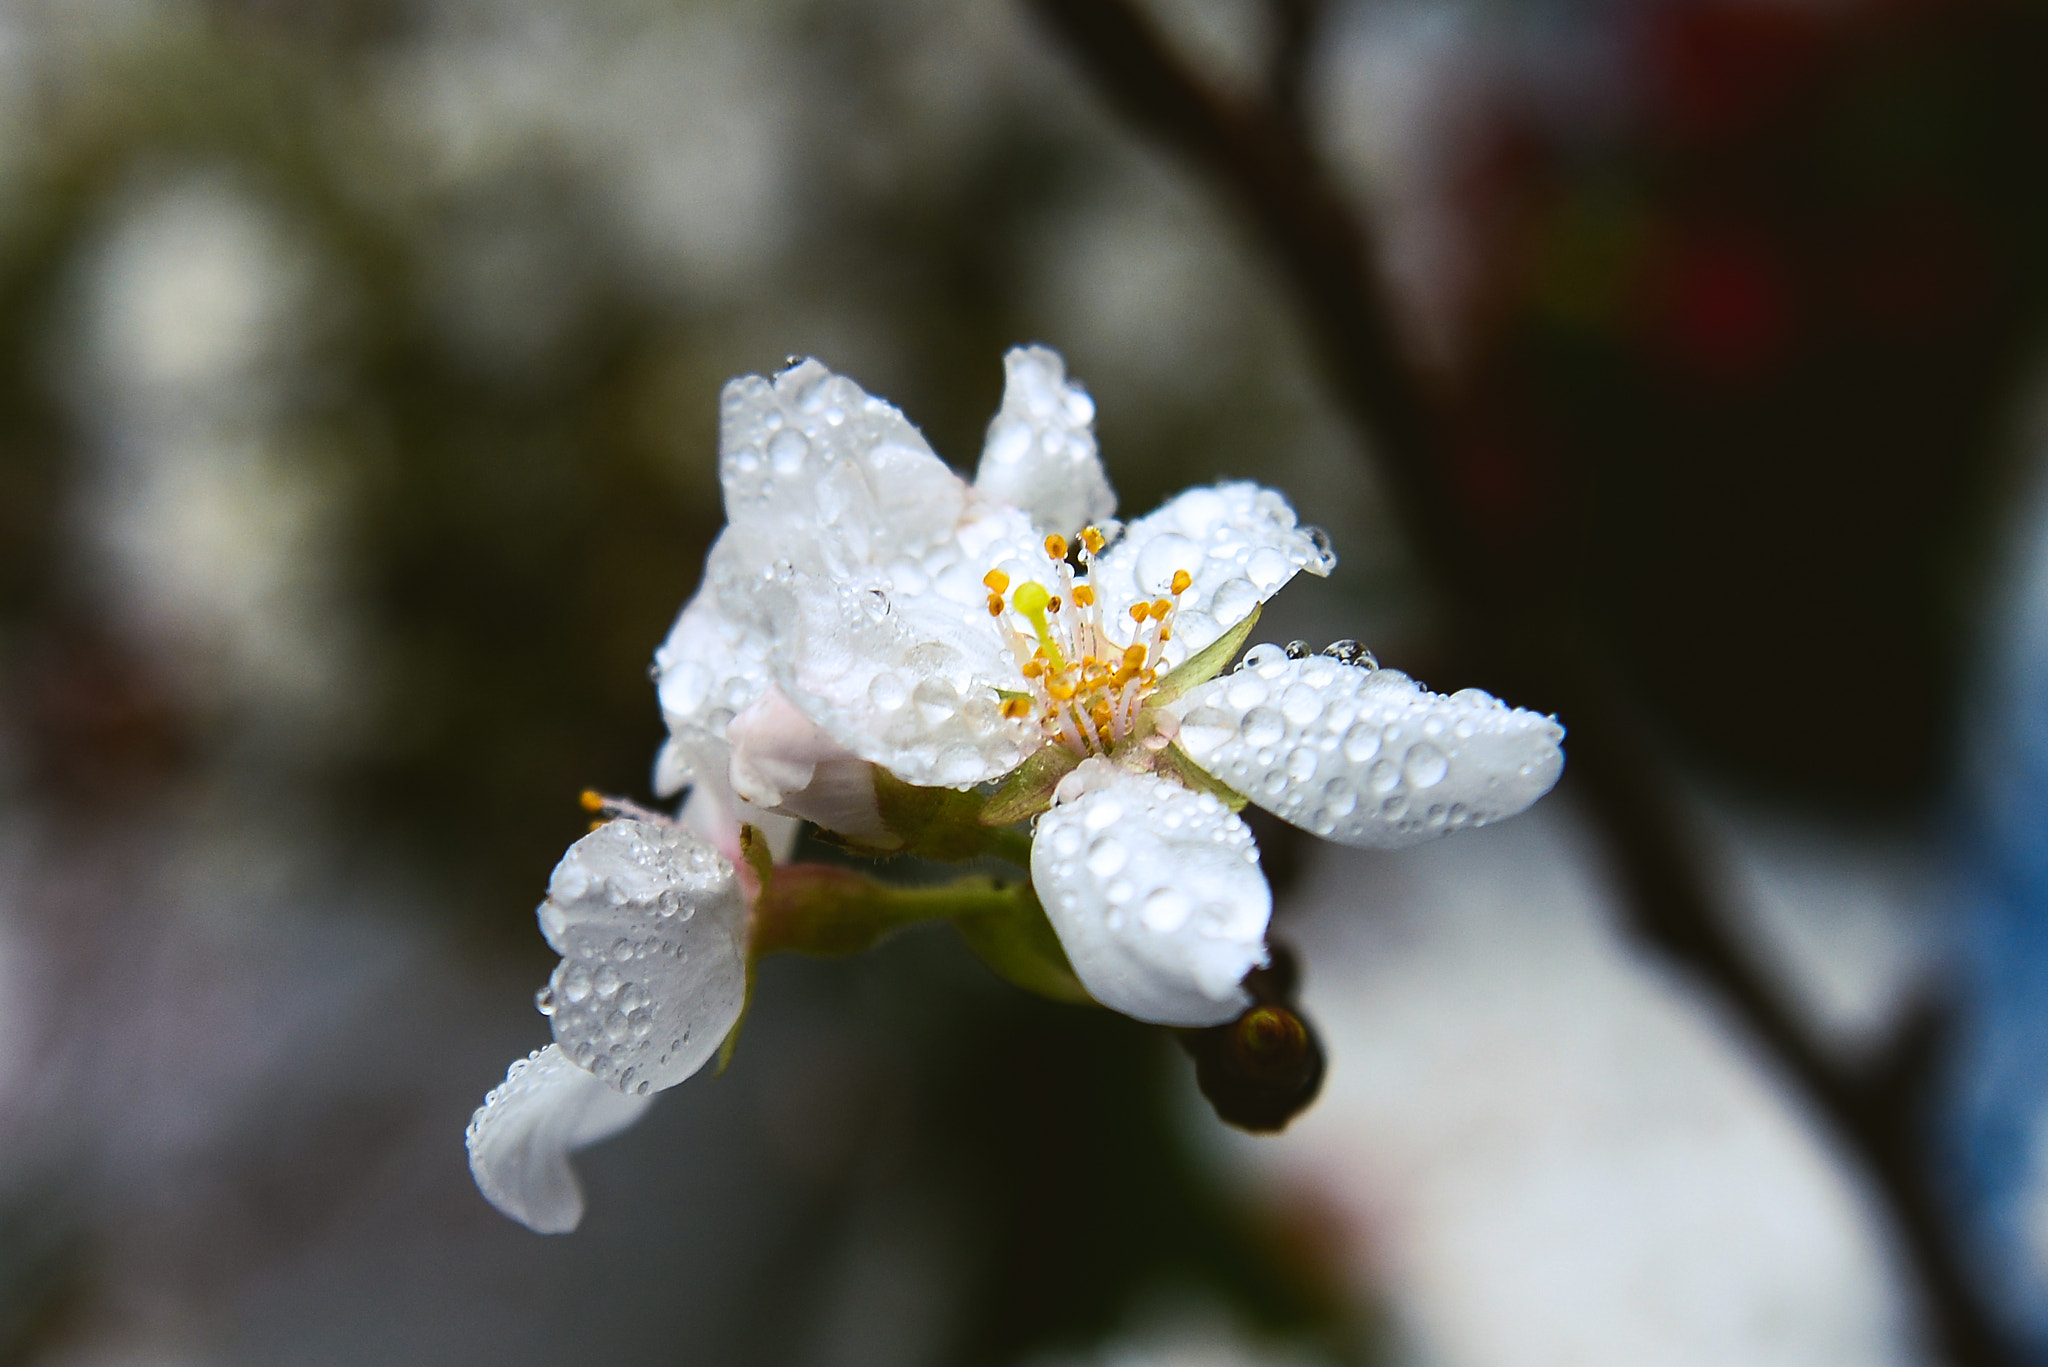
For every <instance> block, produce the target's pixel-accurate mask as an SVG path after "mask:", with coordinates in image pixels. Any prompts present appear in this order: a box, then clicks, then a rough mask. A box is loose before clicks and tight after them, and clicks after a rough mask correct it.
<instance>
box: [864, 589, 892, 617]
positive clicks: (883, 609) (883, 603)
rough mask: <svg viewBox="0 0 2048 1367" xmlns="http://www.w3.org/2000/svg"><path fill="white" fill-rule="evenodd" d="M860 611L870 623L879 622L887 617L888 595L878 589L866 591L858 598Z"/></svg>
mask: <svg viewBox="0 0 2048 1367" xmlns="http://www.w3.org/2000/svg"><path fill="white" fill-rule="evenodd" d="M860 610H861V611H862V612H863V613H865V614H866V616H867V619H868V620H869V621H870V622H879V621H881V620H882V619H883V618H884V617H887V616H888V615H889V595H888V594H886V593H884V592H882V591H881V590H880V589H868V590H866V591H865V592H863V593H862V594H861V596H860Z"/></svg>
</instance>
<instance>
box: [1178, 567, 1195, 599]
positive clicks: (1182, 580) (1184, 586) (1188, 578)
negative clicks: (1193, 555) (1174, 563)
mask: <svg viewBox="0 0 2048 1367" xmlns="http://www.w3.org/2000/svg"><path fill="white" fill-rule="evenodd" d="M1194 582H1195V577H1194V576H1193V575H1192V574H1189V573H1188V572H1187V571H1186V570H1175V571H1174V572H1173V596H1174V597H1176V598H1178V597H1180V596H1181V595H1182V594H1183V593H1186V592H1187V591H1188V586H1189V585H1190V584H1192V583H1194Z"/></svg>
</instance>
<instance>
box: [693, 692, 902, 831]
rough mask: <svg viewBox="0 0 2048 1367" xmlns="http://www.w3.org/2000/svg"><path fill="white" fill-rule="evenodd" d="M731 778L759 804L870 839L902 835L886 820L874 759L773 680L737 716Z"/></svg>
mask: <svg viewBox="0 0 2048 1367" xmlns="http://www.w3.org/2000/svg"><path fill="white" fill-rule="evenodd" d="M729 735H730V737H731V740H732V747H733V749H732V785H733V789H734V791H735V792H736V793H738V794H739V795H740V796H741V797H744V798H745V799H746V800H747V801H748V802H751V803H753V804H755V805H756V806H758V807H763V808H773V809H775V811H777V812H781V813H785V814H788V815H790V816H797V817H802V818H803V819H805V820H807V821H813V822H816V823H817V824H818V825H820V826H822V827H824V828H825V829H826V830H828V831H833V832H836V833H837V834H839V835H848V836H852V837H853V838H854V839H856V840H858V841H860V842H862V843H863V844H866V845H869V846H873V847H877V848H885V849H886V848H890V847H892V846H895V845H897V844H899V843H900V842H899V841H898V840H897V839H896V838H895V837H894V836H893V835H891V834H890V832H889V828H888V826H887V825H885V824H884V823H883V821H882V810H881V806H880V804H879V803H878V802H877V801H876V799H875V781H874V772H875V771H874V766H873V765H871V764H869V763H868V762H867V761H866V760H864V759H861V758H859V757H857V756H855V755H854V754H853V753H852V752H851V751H849V750H847V749H846V747H844V746H843V745H841V744H839V742H838V741H836V740H834V739H832V737H830V736H829V735H827V734H826V733H825V732H824V731H823V730H822V729H820V728H819V727H818V726H817V725H816V724H815V723H814V722H812V721H811V719H810V718H809V717H807V716H805V715H804V714H803V713H802V712H801V711H799V710H798V709H797V707H796V705H795V704H793V703H791V702H790V701H789V699H788V698H786V697H785V696H783V693H782V690H781V689H779V688H775V687H772V686H771V687H770V688H769V689H768V690H767V691H766V692H765V693H763V694H762V695H761V696H760V697H759V698H758V699H756V700H755V702H754V704H753V706H751V707H749V708H748V709H747V710H746V711H744V712H742V713H740V715H739V716H737V717H735V718H733V721H732V726H731V729H730V731H729Z"/></svg>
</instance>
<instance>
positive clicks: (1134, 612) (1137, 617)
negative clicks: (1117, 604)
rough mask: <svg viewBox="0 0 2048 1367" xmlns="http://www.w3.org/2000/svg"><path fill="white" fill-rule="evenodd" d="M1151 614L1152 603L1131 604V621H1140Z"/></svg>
mask: <svg viewBox="0 0 2048 1367" xmlns="http://www.w3.org/2000/svg"><path fill="white" fill-rule="evenodd" d="M1151 615H1152V605H1151V604H1150V603H1133V604H1131V620H1132V621H1133V622H1142V621H1144V620H1145V619H1146V618H1147V617H1149V616H1151Z"/></svg>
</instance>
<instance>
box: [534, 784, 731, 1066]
mask: <svg viewBox="0 0 2048 1367" xmlns="http://www.w3.org/2000/svg"><path fill="white" fill-rule="evenodd" d="M539 915H540V925H541V931H542V933H544V934H545V935H546V936H547V940H548V943H549V944H551V945H553V946H554V947H555V950H556V952H558V953H560V954H561V955H562V962H561V964H560V965H559V966H558V967H557V968H556V969H555V972H554V975H553V976H552V977H551V978H550V979H549V980H548V985H547V986H546V987H544V988H542V989H541V991H540V993H539V994H538V996H537V997H536V999H535V1005H536V1006H538V1007H539V1008H540V1010H541V1012H542V1014H544V1015H546V1016H549V1017H550V1018H551V1020H552V1023H553V1026H554V1032H555V1040H556V1042H557V1043H559V1044H560V1045H561V1046H562V1049H563V1052H564V1053H566V1054H567V1055H568V1057H569V1059H570V1060H571V1061H572V1062H574V1063H575V1064H576V1065H577V1066H578V1067H581V1068H584V1069H587V1070H588V1071H590V1072H591V1073H593V1074H595V1075H596V1076H598V1077H600V1078H603V1079H604V1080H605V1081H607V1082H609V1083H611V1084H612V1085H613V1086H614V1087H616V1088H618V1089H619V1090H620V1091H622V1092H628V1093H632V1094H636V1095H645V1094H646V1093H647V1092H649V1091H658V1090H660V1089H661V1088H664V1087H670V1086H673V1085H675V1084H676V1083H678V1082H681V1081H682V1080H683V1079H684V1078H686V1077H688V1076H690V1074H692V1073H694V1072H696V1071H697V1069H698V1068H699V1067H701V1066H702V1065H703V1063H704V1060H705V1059H707V1058H709V1057H710V1055H711V1052H712V1051H713V1050H714V1049H716V1048H717V1047H718V1044H719V1041H720V1040H721V1039H723V1038H724V1035H725V1032H726V1030H727V1029H728V1028H730V1026H731V1024H732V1022H733V1021H734V1020H735V1019H737V1018H738V1015H739V1009H740V1004H741V1002H742V1000H743V997H744V991H745V978H746V968H745V961H746V944H745V918H746V910H745V906H744V904H743V902H742V899H741V895H740V889H739V880H738V878H737V876H736V875H735V873H734V870H733V867H732V865H731V864H729V863H727V862H726V861H725V859H724V858H723V857H722V856H720V855H719V854H718V853H717V851H715V850H713V849H712V848H711V847H710V846H709V845H707V844H705V843H704V842H703V841H702V840H700V839H698V838H697V837H696V836H695V835H692V834H691V833H690V832H688V831H687V830H685V829H683V828H682V827H680V826H672V825H655V824H653V823H651V822H643V821H633V820H618V821H611V822H607V823H606V824H605V825H604V826H602V827H600V828H599V829H597V830H595V831H593V832H591V833H590V834H589V835H587V836H585V837H583V839H581V840H579V841H577V842H576V843H575V844H574V845H572V846H570V847H569V852H568V853H567V854H565V855H564V856H563V857H562V861H561V863H559V864H557V865H556V866H555V872H554V876H553V877H552V878H551V879H550V880H549V883H548V896H547V900H546V901H545V902H542V903H541V905H540V912H539Z"/></svg>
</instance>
